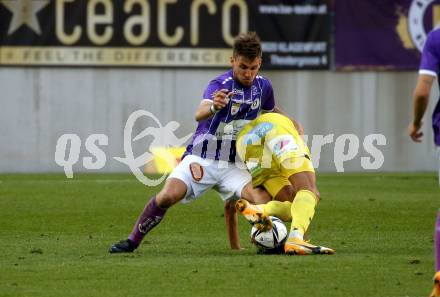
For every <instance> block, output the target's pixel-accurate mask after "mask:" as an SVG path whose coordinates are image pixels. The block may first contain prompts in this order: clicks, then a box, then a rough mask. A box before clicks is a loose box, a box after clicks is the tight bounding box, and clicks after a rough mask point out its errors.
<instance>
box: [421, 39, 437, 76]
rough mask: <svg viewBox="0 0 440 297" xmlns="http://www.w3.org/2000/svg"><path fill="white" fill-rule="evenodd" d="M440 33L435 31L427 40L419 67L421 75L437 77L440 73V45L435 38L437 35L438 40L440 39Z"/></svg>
mask: <svg viewBox="0 0 440 297" xmlns="http://www.w3.org/2000/svg"><path fill="white" fill-rule="evenodd" d="M435 33H436V34H435ZM439 33H440V32H434V31H433V32H431V33H429V35H428V38H427V39H426V42H425V46H424V47H423V52H422V59H421V62H420V67H419V73H420V74H427V75H431V76H435V77H437V74H438V72H439V58H440V55H439V52H438V50H437V46H438V45H440V43H439V42H437V41H436V40H437V39H436V38H435V36H436V35H437V38H438V37H440V36H439V35H440V34H439Z"/></svg>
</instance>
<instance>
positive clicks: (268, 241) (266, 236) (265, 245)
mask: <svg viewBox="0 0 440 297" xmlns="http://www.w3.org/2000/svg"><path fill="white" fill-rule="evenodd" d="M270 219H271V220H272V225H273V228H272V229H271V230H268V231H261V230H258V229H257V228H255V226H254V227H252V230H251V242H252V243H253V244H255V245H256V246H257V251H258V252H259V253H266V252H271V251H278V250H280V248H282V247H283V245H284V242H285V241H286V239H287V228H286V225H284V223H283V222H282V221H281V220H280V219H279V218H277V217H270Z"/></svg>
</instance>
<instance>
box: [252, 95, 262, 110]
mask: <svg viewBox="0 0 440 297" xmlns="http://www.w3.org/2000/svg"><path fill="white" fill-rule="evenodd" d="M258 107H260V98H256V99H255V100H254V101H253V102H252V105H251V109H252V110H254V109H257V108H258Z"/></svg>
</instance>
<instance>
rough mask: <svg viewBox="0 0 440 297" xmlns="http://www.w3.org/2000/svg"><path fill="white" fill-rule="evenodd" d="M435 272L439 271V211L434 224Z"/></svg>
mask: <svg viewBox="0 0 440 297" xmlns="http://www.w3.org/2000/svg"><path fill="white" fill-rule="evenodd" d="M434 242H435V243H434V249H435V271H440V210H439V212H438V215H437V221H436V223H435V240H434Z"/></svg>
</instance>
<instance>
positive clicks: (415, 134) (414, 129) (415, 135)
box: [408, 122, 423, 142]
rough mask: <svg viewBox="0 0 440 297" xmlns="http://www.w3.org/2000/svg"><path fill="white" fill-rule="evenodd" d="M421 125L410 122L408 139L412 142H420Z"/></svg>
mask: <svg viewBox="0 0 440 297" xmlns="http://www.w3.org/2000/svg"><path fill="white" fill-rule="evenodd" d="M422 125H423V123H422V122H420V123H419V124H416V123H414V122H411V123H410V124H409V126H408V134H409V137H411V139H412V140H413V141H414V142H422V137H423V132H420V129H421V128H422Z"/></svg>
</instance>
